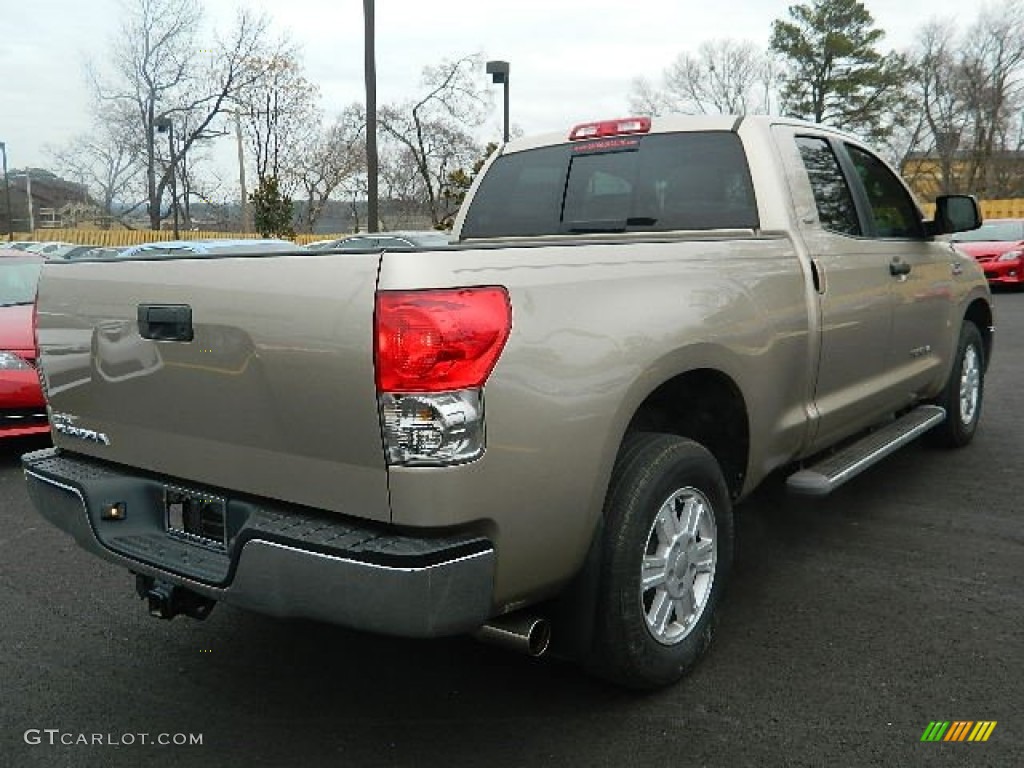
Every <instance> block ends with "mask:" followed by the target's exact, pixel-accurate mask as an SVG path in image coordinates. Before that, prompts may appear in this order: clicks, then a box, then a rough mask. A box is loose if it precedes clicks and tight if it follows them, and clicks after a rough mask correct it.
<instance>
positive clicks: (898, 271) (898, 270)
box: [889, 259, 910, 277]
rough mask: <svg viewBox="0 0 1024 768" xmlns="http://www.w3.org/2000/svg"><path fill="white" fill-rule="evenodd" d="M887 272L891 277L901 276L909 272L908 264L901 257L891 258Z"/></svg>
mask: <svg viewBox="0 0 1024 768" xmlns="http://www.w3.org/2000/svg"><path fill="white" fill-rule="evenodd" d="M889 274H890V275H892V276H893V277H902V276H905V275H909V274H910V265H909V264H907V262H905V261H902V260H901V259H893V260H892V261H890V262H889Z"/></svg>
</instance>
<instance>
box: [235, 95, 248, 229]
mask: <svg viewBox="0 0 1024 768" xmlns="http://www.w3.org/2000/svg"><path fill="white" fill-rule="evenodd" d="M234 114H235V141H236V142H237V143H238V186H239V187H241V190H242V234H243V235H244V234H245V233H246V232H248V231H249V230H250V229H251V228H252V227H251V225H250V224H249V197H248V193H247V191H246V189H245V151H244V149H243V148H242V116H241V110H240V109H236V110H235V112H234Z"/></svg>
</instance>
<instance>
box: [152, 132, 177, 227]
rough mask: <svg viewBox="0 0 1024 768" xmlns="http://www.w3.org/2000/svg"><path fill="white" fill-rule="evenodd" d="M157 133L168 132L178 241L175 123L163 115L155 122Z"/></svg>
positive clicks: (172, 204)
mask: <svg viewBox="0 0 1024 768" xmlns="http://www.w3.org/2000/svg"><path fill="white" fill-rule="evenodd" d="M153 125H154V127H155V128H156V132H157V133H164V132H165V131H166V132H167V147H168V150H169V151H170V153H171V155H170V156H171V206H172V207H173V208H174V239H175V240H177V239H178V179H177V176H178V169H177V164H176V163H175V162H174V123H173V122H171V118H169V117H167V116H166V115H162V116H160V117H158V118H157V119H156V120H154V121H153Z"/></svg>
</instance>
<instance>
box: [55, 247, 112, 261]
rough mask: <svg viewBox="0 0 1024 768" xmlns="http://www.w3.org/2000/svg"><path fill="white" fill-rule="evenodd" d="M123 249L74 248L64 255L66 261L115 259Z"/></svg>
mask: <svg viewBox="0 0 1024 768" xmlns="http://www.w3.org/2000/svg"><path fill="white" fill-rule="evenodd" d="M123 250H124V248H111V247H100V246H95V245H84V246H81V247H79V248H74V249H72V250H70V251H68V252H67V253H66V254H64V258H65V259H67V260H68V261H76V260H78V259H116V258H117V257H118V256H119V255H120V254H121V251H123Z"/></svg>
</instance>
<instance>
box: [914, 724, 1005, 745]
mask: <svg viewBox="0 0 1024 768" xmlns="http://www.w3.org/2000/svg"><path fill="white" fill-rule="evenodd" d="M995 729H996V721H995V720H978V721H974V720H955V721H953V722H950V721H949V720H945V721H942V720H933V721H932V722H930V723H928V727H927V728H925V729H924V733H922V734H921V741H988V737H989V736H991V735H992V731H994V730H995Z"/></svg>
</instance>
